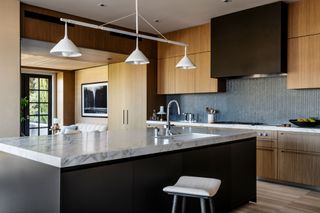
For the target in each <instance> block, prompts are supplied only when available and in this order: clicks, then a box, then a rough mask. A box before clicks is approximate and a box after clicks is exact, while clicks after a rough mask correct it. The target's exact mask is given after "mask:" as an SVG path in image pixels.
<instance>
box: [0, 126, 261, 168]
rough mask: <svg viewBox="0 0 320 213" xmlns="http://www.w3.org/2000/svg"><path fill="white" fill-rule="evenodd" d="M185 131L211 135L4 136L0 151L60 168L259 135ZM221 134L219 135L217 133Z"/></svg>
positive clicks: (143, 132) (182, 130) (146, 132)
mask: <svg viewBox="0 0 320 213" xmlns="http://www.w3.org/2000/svg"><path fill="white" fill-rule="evenodd" d="M175 131H179V132H180V133H181V134H190V133H203V134H215V135H210V136H209V135H208V137H207V136H206V137H201V138H196V137H195V138H192V137H177V138H174V139H161V138H154V136H153V134H154V130H153V129H152V128H149V129H147V128H146V129H141V130H134V131H133V130H131V131H130V130H119V131H110V130H109V131H107V132H104V133H78V134H70V135H53V136H39V137H17V138H2V139H0V151H2V152H5V153H9V154H13V155H16V156H19V157H23V158H26V159H30V160H34V161H37V162H41V163H44V164H48V165H51V166H54V167H58V168H66V167H72V166H79V165H87V164H91V163H98V162H105V161H111V160H118V159H124V158H130V157H137V156H143V155H150V154H156V153H162V152H169V151H175V150H181V149H188V148H194V147H199V146H205V145H210V144H217V143H226V142H229V141H234V140H241V139H245V138H251V137H255V136H256V133H255V132H253V131H249V130H226V129H210V128H195V127H185V128H183V127H180V128H178V127H176V128H175ZM216 135H218V136H216Z"/></svg>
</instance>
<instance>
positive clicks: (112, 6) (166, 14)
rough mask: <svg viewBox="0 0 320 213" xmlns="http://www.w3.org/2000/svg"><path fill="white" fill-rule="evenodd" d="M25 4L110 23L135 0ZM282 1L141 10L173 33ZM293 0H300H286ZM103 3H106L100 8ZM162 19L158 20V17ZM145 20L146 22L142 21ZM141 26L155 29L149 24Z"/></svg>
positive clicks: (184, 0)
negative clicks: (217, 18)
mask: <svg viewBox="0 0 320 213" xmlns="http://www.w3.org/2000/svg"><path fill="white" fill-rule="evenodd" d="M21 1H22V2H24V3H27V4H31V5H35V6H39V7H44V8H48V9H51V10H56V11H60V12H64V13H68V14H72V15H77V16H81V17H85V18H89V19H93V20H97V21H101V22H108V21H111V20H114V19H117V18H120V17H123V16H126V15H129V14H131V13H133V12H134V0H21ZM277 1H279V0H232V2H229V3H224V2H223V1H222V0H139V4H140V6H139V10H140V14H142V15H143V16H144V17H145V18H147V20H148V21H149V22H151V23H152V24H153V25H154V26H155V27H156V28H158V29H159V30H160V32H162V33H165V32H171V31H174V30H179V29H183V28H187V27H191V26H195V25H199V24H203V23H208V22H209V21H210V19H211V18H212V17H217V16H221V15H224V14H228V13H232V12H236V11H240V10H244V9H248V8H252V7H256V6H260V5H264V4H268V3H272V2H277ZM285 1H286V2H293V1H297V0H285ZM100 3H103V4H105V5H106V6H105V7H100V6H98V4H100ZM155 19H158V20H160V22H159V23H155V22H154V20H155ZM141 22H142V21H141ZM134 23H135V22H134V18H133V17H131V18H127V19H125V20H123V21H120V22H117V25H119V26H123V27H127V28H132V29H133V28H134V26H135V25H134ZM140 29H141V30H142V31H145V32H154V31H152V30H151V29H150V27H148V26H147V25H146V24H143V23H141V26H140Z"/></svg>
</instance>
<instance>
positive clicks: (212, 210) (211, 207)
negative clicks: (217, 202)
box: [209, 198, 215, 213]
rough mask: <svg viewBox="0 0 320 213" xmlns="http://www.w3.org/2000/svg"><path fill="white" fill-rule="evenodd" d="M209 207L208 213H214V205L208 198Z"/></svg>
mask: <svg viewBox="0 0 320 213" xmlns="http://www.w3.org/2000/svg"><path fill="white" fill-rule="evenodd" d="M209 205H210V213H214V211H215V209H214V205H213V199H212V198H209Z"/></svg>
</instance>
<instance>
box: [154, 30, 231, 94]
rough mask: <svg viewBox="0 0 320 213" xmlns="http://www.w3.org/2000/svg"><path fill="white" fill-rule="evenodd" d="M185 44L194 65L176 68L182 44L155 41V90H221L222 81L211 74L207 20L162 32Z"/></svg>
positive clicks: (208, 91)
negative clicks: (198, 24) (186, 27)
mask: <svg viewBox="0 0 320 213" xmlns="http://www.w3.org/2000/svg"><path fill="white" fill-rule="evenodd" d="M164 36H165V37H166V38H167V39H169V40H174V41H181V42H185V43H187V44H188V57H189V58H190V60H191V61H192V62H193V63H194V64H195V65H196V66H197V68H196V69H191V70H182V69H176V64H177V63H178V61H179V60H180V59H181V57H182V56H183V55H184V47H181V46H176V45H170V44H166V43H161V42H159V43H158V94H186V93H210V92H220V91H224V90H225V88H224V85H225V83H224V81H223V80H220V81H218V80H217V79H214V78H211V74H210V73H211V52H210V49H211V39H210V37H211V29H210V24H205V25H201V26H196V27H191V28H188V29H183V30H179V31H175V32H170V33H167V34H165V35H164Z"/></svg>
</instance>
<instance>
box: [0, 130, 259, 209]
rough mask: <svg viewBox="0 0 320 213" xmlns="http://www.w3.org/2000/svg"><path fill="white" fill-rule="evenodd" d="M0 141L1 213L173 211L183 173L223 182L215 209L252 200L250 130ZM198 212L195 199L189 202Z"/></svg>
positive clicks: (145, 132)
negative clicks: (169, 189)
mask: <svg viewBox="0 0 320 213" xmlns="http://www.w3.org/2000/svg"><path fill="white" fill-rule="evenodd" d="M175 131H177V132H179V133H180V134H179V135H178V136H174V137H172V138H161V137H160V138H155V137H154V136H153V134H154V131H153V129H141V130H135V131H133V130H131V131H125V130H121V131H108V132H106V133H82V134H73V135H56V136H40V137H24V138H4V139H1V140H0V189H1V190H0V212H4V213H7V212H24V213H27V212H32V213H36V212H46V213H51V212H52V213H56V212H111V213H115V212H119V213H127V212H128V213H130V212H132V213H133V212H137V213H138V212H139V213H143V212H149V213H150V212H154V213H155V212H170V207H171V202H172V201H171V197H170V196H168V195H167V194H165V193H163V192H162V188H163V187H164V186H167V185H171V184H174V183H175V181H176V180H177V179H178V178H179V177H180V176H181V175H193V176H203V177H212V178H218V179H221V181H222V185H221V187H220V190H219V192H218V193H217V195H216V197H215V202H216V208H217V212H226V211H228V210H230V209H233V208H235V207H237V206H239V205H241V204H244V203H246V202H248V201H255V200H256V150H255V149H256V139H255V135H256V133H255V132H251V131H247V130H224V129H212V128H176V129H175ZM187 208H188V212H197V211H198V209H199V203H198V201H194V200H190V201H189V200H188V201H187Z"/></svg>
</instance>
